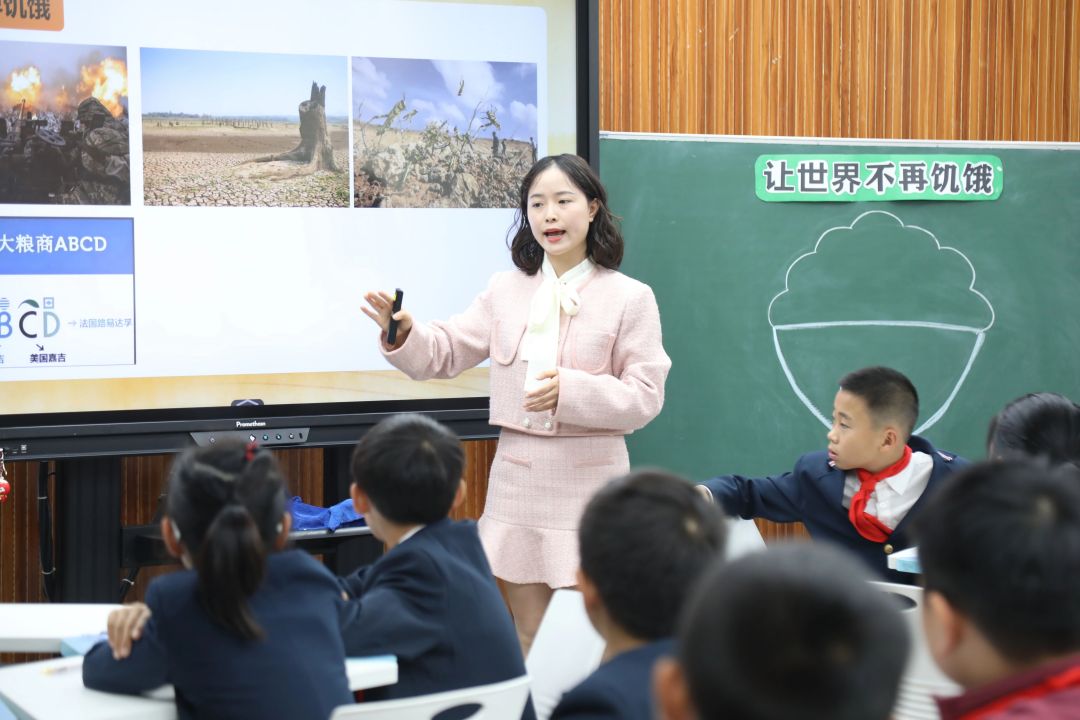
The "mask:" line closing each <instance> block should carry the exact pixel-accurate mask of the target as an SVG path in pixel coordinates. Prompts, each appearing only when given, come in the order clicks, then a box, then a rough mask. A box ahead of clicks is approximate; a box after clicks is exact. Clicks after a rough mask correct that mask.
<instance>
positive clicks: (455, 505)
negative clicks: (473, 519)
mask: <svg viewBox="0 0 1080 720" xmlns="http://www.w3.org/2000/svg"><path fill="white" fill-rule="evenodd" d="M467 494H468V491H467V490H466V488H465V480H464V479H462V480H458V485H457V490H455V491H454V501H453V502H452V503H450V510H451V511H455V510H458V509H460V508H461V506H462V505H464V504H465V496H466V495H467Z"/></svg>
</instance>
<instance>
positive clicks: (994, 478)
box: [913, 460, 1080, 720]
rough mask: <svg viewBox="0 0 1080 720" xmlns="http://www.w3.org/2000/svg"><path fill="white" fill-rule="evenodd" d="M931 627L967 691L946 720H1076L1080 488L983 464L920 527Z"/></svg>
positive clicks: (1043, 473) (1026, 467) (1069, 481)
mask: <svg viewBox="0 0 1080 720" xmlns="http://www.w3.org/2000/svg"><path fill="white" fill-rule="evenodd" d="M913 531H914V532H915V534H916V539H917V540H918V543H919V562H920V564H921V565H922V577H923V584H924V586H925V588H926V597H925V603H924V611H923V612H924V618H925V620H924V628H925V630H926V638H927V645H928V647H929V649H930V653H931V655H932V656H933V657H934V660H935V661H936V662H937V664H938V665H939V666H940V667H941V669H942V671H944V672H945V674H946V675H948V676H949V677H951V678H952V679H953V680H955V681H956V682H957V683H959V684H960V685H961V686H962V687H963V688H965V690H966V692H965V693H964V694H962V695H960V696H958V697H955V698H949V699H944V700H939V701H938V705H939V708H940V711H941V717H942V720H1021V719H1023V720H1040V719H1041V718H1053V719H1054V720H1077V719H1078V718H1080V478H1078V477H1077V471H1076V468H1072V467H1058V468H1049V467H1047V466H1046V465H1045V464H1042V463H1035V462H1032V461H1030V460H1027V461H1021V460H1010V461H1000V462H992V463H982V464H979V465H976V466H974V467H972V468H971V469H969V470H967V471H965V472H964V473H962V474H958V475H957V476H956V477H955V478H952V479H950V481H949V482H947V483H945V484H944V485H943V486H942V488H941V490H940V492H938V493H937V494H936V495H935V497H934V502H933V503H932V504H931V505H930V506H929V507H927V509H926V511H925V512H924V513H923V514H922V515H921V516H920V517H919V518H918V520H917V521H916V523H915V527H914V528H913Z"/></svg>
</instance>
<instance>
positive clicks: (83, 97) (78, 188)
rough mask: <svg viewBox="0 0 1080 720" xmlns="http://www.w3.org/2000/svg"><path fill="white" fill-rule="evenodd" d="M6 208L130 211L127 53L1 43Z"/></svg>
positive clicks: (1, 186)
mask: <svg viewBox="0 0 1080 720" xmlns="http://www.w3.org/2000/svg"><path fill="white" fill-rule="evenodd" d="M0 58H2V59H0V203H4V204H14V203H23V204H56V205H128V204H130V202H131V179H130V172H129V168H130V149H129V143H128V107H127V102H128V70H127V52H126V50H125V49H124V48H122V47H107V46H95V45H68V44H59V43H24V42H0Z"/></svg>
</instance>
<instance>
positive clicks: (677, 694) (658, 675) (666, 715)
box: [652, 657, 697, 720]
mask: <svg viewBox="0 0 1080 720" xmlns="http://www.w3.org/2000/svg"><path fill="white" fill-rule="evenodd" d="M652 688H653V698H654V700H653V703H654V704H655V705H656V707H655V708H654V709H655V710H656V713H657V714H656V716H657V717H658V718H660V720H694V718H695V717H696V715H697V713H696V711H695V710H694V704H693V703H692V702H691V701H690V688H689V687H688V686H687V684H686V676H685V675H684V674H683V671H682V665H680V664H679V662H678V661H677V660H676V659H675V658H670V657H662V658H660V659H659V660H657V661H656V664H655V665H653V674H652Z"/></svg>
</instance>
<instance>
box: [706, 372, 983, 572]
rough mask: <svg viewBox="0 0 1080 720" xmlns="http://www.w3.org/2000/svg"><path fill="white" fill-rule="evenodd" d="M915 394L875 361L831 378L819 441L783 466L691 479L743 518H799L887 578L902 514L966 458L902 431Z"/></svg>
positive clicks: (899, 541)
mask: <svg viewBox="0 0 1080 720" xmlns="http://www.w3.org/2000/svg"><path fill="white" fill-rule="evenodd" d="M918 415H919V394H918V392H916V390H915V386H914V385H912V384H911V381H910V380H908V379H907V377H905V376H904V375H903V374H901V373H899V372H897V371H896V370H893V369H891V368H885V367H870V368H864V369H862V370H856V371H855V372H852V373H849V374H847V375H845V376H844V377H843V378H841V379H840V390H839V391H838V392H837V393H836V399H835V400H834V402H833V425H832V428H831V429H830V430H829V432H828V435H827V436H826V437H827V439H828V443H829V445H828V449H827V450H818V451H817V452H812V453H809V454H806V455H803V456H802V457H800V458H799V459H798V461H796V463H795V469H794V470H792V471H791V472H787V473H784V474H783V475H777V476H775V477H765V478H745V477H741V476H738V475H723V476H720V477H716V478H713V479H712V480H706V481H705V482H704V483H702V484H701V485H699V486H698V487H699V488H701V489H702V491H703V492H707V493H708V494H709V495H710V496H711V497H713V498H714V499H715V501H716V502H718V503H720V504H721V505H722V506H723V508H724V510H725V511H726V512H728V513H730V514H732V515H738V516H740V517H743V518H747V519H749V518H755V517H760V518H765V519H767V520H772V521H774V522H796V521H801V522H803V523H805V524H806V529H807V530H809V531H810V535H811V536H813V537H814V538H815V539H825V540H828V541H831V542H834V543H837V544H839V545H842V546H843V547H845V548H847V549H849V550H851V551H853V552H854V553H856V554H857V555H858V556H859V557H861V558H862V559H863V561H864V562H866V564H867V565H869V566H870V567H871V568H872V569H873V570H875V571H876V572H877V573H879V574H880V575H882V576H884V577H885V578H886V579H888V580H890V581H892V582H899V583H910V582H911V577H910V576H909V575H907V574H906V573H900V572H897V571H895V570H890V569H889V568H888V566H887V560H888V558H887V557H886V556H887V555H889V554H891V553H892V552H893V551H894V550H901V549H903V548H906V547H908V546H909V545H910V544H911V541H910V539H909V538H908V532H907V523H908V521H909V520H910V519H911V518H912V517H914V516H916V515H917V514H918V512H919V510H920V509H921V508H922V507H923V506H924V505H925V504H926V503H925V499H926V497H928V495H929V494H930V493H931V492H932V491H933V490H934V488H935V487H936V486H937V484H938V483H939V482H940V481H941V479H942V478H944V477H945V476H946V475H948V474H949V473H951V472H952V471H953V470H955V469H956V468H958V467H961V466H963V465H965V464H966V462H965V461H963V460H960V459H958V458H957V457H956V456H955V455H953V454H952V453H946V452H942V451H940V450H938V449H936V448H935V447H934V446H933V445H931V444H930V443H929V442H928V441H926V440H924V439H923V438H921V437H919V436H917V435H912V434H911V432H912V430H913V429H914V427H915V420H916V418H917V417H918Z"/></svg>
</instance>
